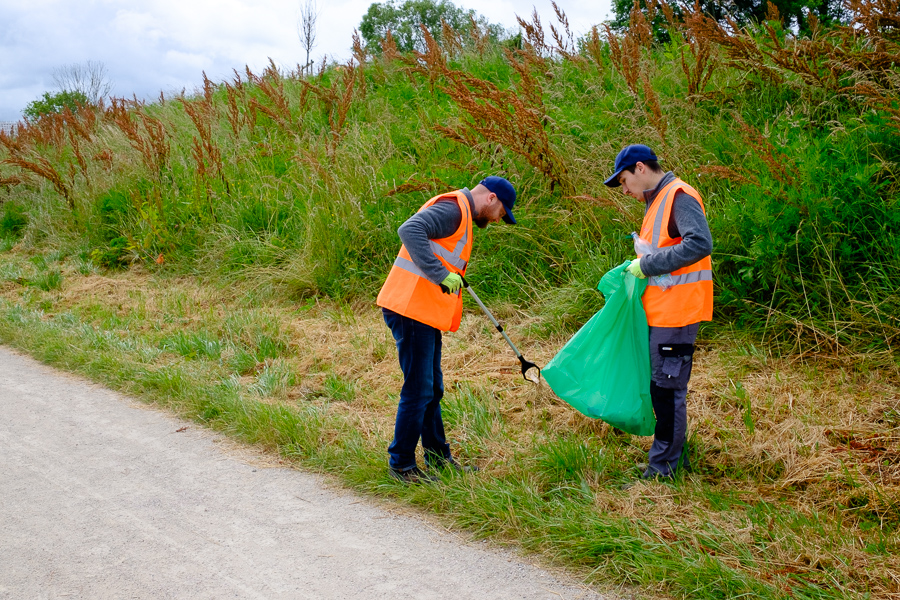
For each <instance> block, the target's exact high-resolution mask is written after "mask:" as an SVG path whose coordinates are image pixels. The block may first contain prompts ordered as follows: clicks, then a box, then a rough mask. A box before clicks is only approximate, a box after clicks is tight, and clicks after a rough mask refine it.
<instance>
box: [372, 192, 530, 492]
mask: <svg viewBox="0 0 900 600" xmlns="http://www.w3.org/2000/svg"><path fill="white" fill-rule="evenodd" d="M515 203H516V190H515V189H514V188H513V186H512V184H510V182H509V181H507V180H506V179H503V178H502V177H487V178H485V179H484V180H482V181H481V183H479V184H478V185H476V186H475V188H474V189H472V190H471V191H470V190H469V189H467V188H463V189H461V190H456V191H454V192H450V193H447V194H442V195H440V196H435V197H434V198H432V199H431V200H429V201H428V202H426V203H425V204H424V205H422V208H420V209H419V211H418V212H417V213H416V214H415V215H413V216H412V217H410V218H409V219H408V220H407V221H406V222H405V223H403V225H401V226H400V229H398V230H397V233H398V234H399V236H400V240H401V241H402V242H403V245H402V246H401V247H400V254H399V255H398V256H397V259H396V260H395V261H394V266H393V267H392V268H391V272H390V274H389V275H388V278H387V281H385V283H384V286H383V287H382V288H381V292H380V293H379V294H378V300H377V304H378V306H380V307H382V312H383V313H384V321H385V323H387V326H388V327H390V329H391V333H392V334H393V336H394V340H395V341H396V343H397V353H398V355H399V358H400V368H401V370H402V371H403V388H402V389H401V390H400V403H399V405H398V407H397V420H396V422H395V424H394V441H393V442H391V445H390V446H389V447H388V454H390V473H391V475H392V476H394V477H395V478H397V479H399V480H401V481H406V482H411V483H415V482H418V481H420V480H421V479H430V478H429V477H428V475H426V473H425V472H423V471H422V470H421V469H420V468H419V466H418V465H417V464H416V446H417V445H418V443H419V438H421V439H422V447H423V448H424V450H425V462H426V464H427V465H428V466H429V467H435V468H440V467H451V468H454V469H457V470H461V467H460V466H459V464H457V463H456V461H454V460H453V457H452V455H451V454H450V445H449V444H447V440H446V438H445V436H444V422H443V420H442V419H441V398H442V397H443V396H444V381H443V375H442V373H441V332H442V331H456V330H457V329H459V322H460V319H461V318H462V276H463V275H465V272H466V266H467V265H468V262H469V255H470V254H471V252H472V224H473V223H474V224H476V225H477V226H478V227H479V228H481V229H484V228H485V227H487V226H488V225H489V224H490V223H496V222H497V221H499V220H500V219H503V220H504V221H506V222H507V223H510V224H515V222H516V220H515V218H514V217H513V213H512V208H513V205H514V204H515Z"/></svg>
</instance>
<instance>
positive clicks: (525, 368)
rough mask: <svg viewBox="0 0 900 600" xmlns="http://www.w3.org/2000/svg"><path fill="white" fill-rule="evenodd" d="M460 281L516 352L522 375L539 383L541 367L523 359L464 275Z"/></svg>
mask: <svg viewBox="0 0 900 600" xmlns="http://www.w3.org/2000/svg"><path fill="white" fill-rule="evenodd" d="M462 283H463V287H464V288H466V290H467V291H468V292H469V294H471V295H472V297H473V298H475V302H477V303H478V306H480V307H481V310H482V311H484V314H486V315H487V318H488V319H490V320H491V323H493V324H494V327H496V328H497V331H499V332H500V335H502V336H503V339H505V340H506V343H507V344H509V347H510V348H512V351H513V352H515V353H516V358H518V359H519V362H520V363H522V377H524V378H525V379H527V380H528V381H531V382H532V383H539V382H540V381H541V368H540V367H538V366H537V365H536V364H534V363H533V362H530V361H527V360H525V357H524V356H522V353H521V352H519V349H518V348H516V345H515V344H513V343H512V340H511V339H509V336H508V335H506V332H505V331H503V326H502V325H500V323H498V322H497V319H495V318H494V315H492V314H491V311H489V310H488V309H487V307H486V306H485V305H484V302H482V301H481V298H479V297H478V294H476V293H475V290H473V289H472V288H471V287H470V286H469V282H468V281H466V278H465V277H463V278H462ZM441 287H444V286H441ZM532 369H534V371H535V372H532V373H530V375H529V371H531V370H532Z"/></svg>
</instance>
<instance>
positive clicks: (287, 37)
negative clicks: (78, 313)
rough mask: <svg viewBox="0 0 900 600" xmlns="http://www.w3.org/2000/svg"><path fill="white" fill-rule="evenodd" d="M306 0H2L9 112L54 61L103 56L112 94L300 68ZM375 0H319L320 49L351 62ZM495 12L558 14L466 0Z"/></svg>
mask: <svg viewBox="0 0 900 600" xmlns="http://www.w3.org/2000/svg"><path fill="white" fill-rule="evenodd" d="M300 2H301V0H82V1H81V2H73V1H72V0H27V1H24V2H23V0H0V121H8V120H17V119H18V118H19V115H20V111H21V110H22V109H23V108H24V107H25V106H26V105H27V103H28V102H30V101H32V100H34V99H36V98H39V97H40V96H41V94H42V93H43V92H46V91H54V85H53V80H52V73H53V69H55V68H58V67H61V66H64V65H67V64H73V63H84V62H85V61H88V60H93V61H99V62H102V63H103V64H104V65H105V66H106V68H107V71H108V74H109V77H110V79H111V81H112V83H113V90H112V91H113V94H115V95H118V96H125V97H131V96H132V95H133V94H134V95H137V96H138V98H145V99H150V100H152V99H155V98H157V97H158V96H159V93H160V91H165V92H166V93H172V92H178V91H180V90H181V89H182V88H185V89H187V90H188V91H192V90H193V89H195V88H197V87H198V86H199V85H200V83H201V79H202V75H201V72H202V71H206V74H207V76H209V77H210V79H212V80H213V81H221V80H223V79H231V78H232V77H233V70H234V69H237V70H238V71H239V72H241V73H243V71H244V67H245V65H247V66H249V67H250V68H251V69H252V70H253V71H254V72H259V71H261V70H263V69H264V68H265V67H266V65H267V64H268V62H269V58H272V59H273V60H274V61H275V63H276V64H277V65H280V66H283V67H285V68H288V69H292V68H294V67H295V66H296V65H297V64H298V63H300V62H302V60H303V58H304V53H303V49H302V48H301V45H300V41H299V39H298V36H297V21H298V18H299V8H300ZM371 3H372V2H371V1H370V0H335V1H333V2H330V3H326V0H319V6H320V14H319V19H318V23H317V25H318V27H317V34H318V35H317V44H316V47H315V48H314V49H313V53H312V58H313V59H314V60H316V61H317V62H318V61H319V60H321V58H322V57H323V56H324V55H328V56H329V57H330V58H332V59H335V60H338V61H340V62H344V61H347V60H349V59H350V57H351V51H350V48H351V44H352V40H351V36H352V35H353V30H354V28H356V27H358V25H359V22H360V20H361V19H362V17H363V15H364V14H365V12H366V10H368V7H369V5H370V4H371ZM457 3H458V4H459V5H461V6H464V7H466V8H474V9H475V10H476V11H478V12H480V13H481V14H483V15H485V16H486V17H487V18H488V19H489V20H490V21H492V22H497V23H501V24H502V25H504V26H505V27H507V28H515V27H516V20H515V15H516V14H517V13H518V14H519V15H520V16H522V17H524V18H530V15H531V10H532V5H535V6H537V9H538V13H539V14H540V15H541V19H542V21H543V23H544V24H545V29H546V30H547V31H548V32H549V27H548V25H549V23H556V20H555V18H554V15H553V9H552V8H551V6H550V0H534V1H530V0H498V1H493V2H489V3H477V2H475V0H459V1H458V2H457ZM560 4H562V7H563V9H564V10H566V12H567V14H568V16H569V20H570V23H571V25H572V29H573V31H574V32H575V33H576V34H583V33H585V32H586V31H587V30H588V29H589V27H590V25H592V24H595V23H599V22H601V21H603V20H604V19H606V18H608V16H609V15H608V14H607V13H608V6H609V4H610V0H603V1H602V2H571V3H570V5H569V6H566V2H565V0H562V1H561V2H560Z"/></svg>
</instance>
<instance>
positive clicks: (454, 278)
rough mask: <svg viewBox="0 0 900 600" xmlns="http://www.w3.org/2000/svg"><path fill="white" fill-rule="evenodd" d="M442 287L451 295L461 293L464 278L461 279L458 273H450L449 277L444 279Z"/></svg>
mask: <svg viewBox="0 0 900 600" xmlns="http://www.w3.org/2000/svg"><path fill="white" fill-rule="evenodd" d="M441 285H442V286H444V287H446V288H447V290H448V291H449V293H451V294H455V293H456V292H458V291H459V288H461V287H462V277H460V276H459V275H458V274H456V273H450V274H449V275H447V276H446V277H444V280H443V281H442V282H441Z"/></svg>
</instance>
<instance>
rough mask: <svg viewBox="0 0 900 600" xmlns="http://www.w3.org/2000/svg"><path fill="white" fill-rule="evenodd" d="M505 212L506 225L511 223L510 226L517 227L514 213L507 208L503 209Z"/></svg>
mask: <svg viewBox="0 0 900 600" xmlns="http://www.w3.org/2000/svg"><path fill="white" fill-rule="evenodd" d="M503 212H504V214H503V221H504V222H506V223H509V224H510V225H515V224H516V218H515V217H514V216H513V214H512V212H510V211H509V210H507V208H506V207H505V206H504V207H503Z"/></svg>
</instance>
